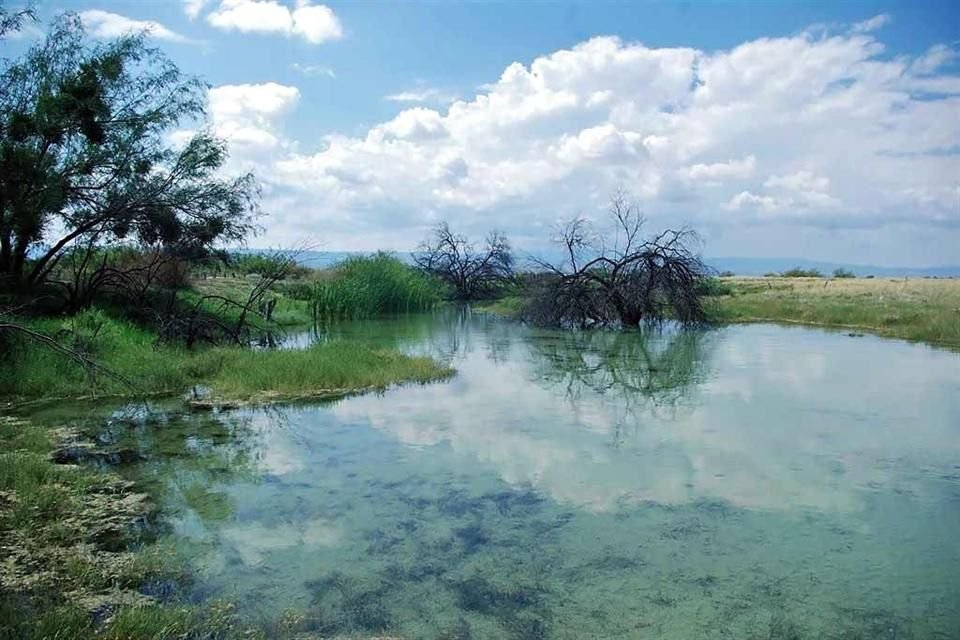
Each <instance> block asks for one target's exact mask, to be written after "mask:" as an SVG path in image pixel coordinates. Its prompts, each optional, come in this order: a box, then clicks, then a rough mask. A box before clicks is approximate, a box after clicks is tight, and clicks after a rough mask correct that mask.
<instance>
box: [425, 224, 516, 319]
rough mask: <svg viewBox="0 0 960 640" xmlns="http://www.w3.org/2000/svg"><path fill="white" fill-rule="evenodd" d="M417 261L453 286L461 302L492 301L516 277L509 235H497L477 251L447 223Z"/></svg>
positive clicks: (433, 237)
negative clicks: (492, 297) (490, 298)
mask: <svg viewBox="0 0 960 640" xmlns="http://www.w3.org/2000/svg"><path fill="white" fill-rule="evenodd" d="M414 260H415V261H416V263H417V266H419V267H420V268H421V269H423V270H424V271H426V272H427V273H430V274H433V275H435V276H437V277H438V278H440V279H441V280H443V281H444V282H445V283H447V284H448V285H450V286H451V287H452V288H453V291H454V295H455V297H456V298H457V299H459V300H477V299H481V298H487V297H490V296H492V295H494V294H495V293H496V291H497V289H499V288H500V287H501V286H503V285H504V284H505V283H506V282H508V281H509V280H510V278H511V277H512V276H513V255H512V254H511V252H510V244H509V242H507V237H506V236H505V235H503V234H502V233H499V232H496V231H494V232H492V233H491V234H490V235H488V236H487V238H486V241H485V243H484V246H483V247H482V248H481V249H477V248H475V247H474V246H473V244H471V243H470V242H469V241H468V240H467V238H466V237H465V236H461V235H457V234H455V233H453V232H452V231H451V230H450V227H449V226H448V225H447V223H446V222H442V223H440V224H439V225H437V226H436V227H435V228H434V230H433V234H432V238H430V239H428V240H426V241H424V242H423V244H421V245H420V251H419V252H417V253H416V254H415V255H414Z"/></svg>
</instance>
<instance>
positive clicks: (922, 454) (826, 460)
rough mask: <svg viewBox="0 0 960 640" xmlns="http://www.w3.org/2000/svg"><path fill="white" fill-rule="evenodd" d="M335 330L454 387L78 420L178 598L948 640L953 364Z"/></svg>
mask: <svg viewBox="0 0 960 640" xmlns="http://www.w3.org/2000/svg"><path fill="white" fill-rule="evenodd" d="M336 337H349V338H353V339H362V340H365V341H368V342H371V343H374V344H379V345H383V346H392V347H398V348H400V349H402V350H404V351H407V352H411V353H426V354H430V355H433V356H435V357H437V358H439V359H441V360H444V361H446V362H450V363H451V364H452V365H453V366H454V367H456V369H457V371H458V374H457V376H456V377H454V378H453V379H451V380H450V381H447V382H443V383H437V384H431V385H425V386H405V387H401V388H396V389H392V390H389V391H387V392H385V393H382V394H371V395H364V396H357V397H351V398H347V399H344V400H340V401H337V402H332V403H327V404H313V405H294V406H274V407H270V408H265V409H240V410H231V411H222V412H218V413H212V414H210V413H204V414H196V413H194V414H191V413H189V412H186V411H184V410H182V409H179V408H175V407H174V408H171V407H169V406H163V405H158V406H156V407H147V408H145V407H125V408H115V409H110V410H109V415H104V414H103V413H102V412H101V411H94V412H91V413H90V414H89V416H88V421H89V422H90V423H91V424H94V425H96V430H97V432H98V434H99V437H100V438H101V439H102V440H104V441H114V440H119V441H121V442H125V443H127V444H132V445H134V446H136V447H137V448H138V449H139V450H140V451H141V452H142V453H143V454H144V456H145V459H144V460H142V461H140V462H138V463H135V464H128V465H126V466H124V467H123V468H122V472H123V473H124V474H126V475H127V476H129V477H131V478H133V479H136V480H139V481H141V482H145V483H147V484H149V485H150V486H151V487H152V488H153V490H154V491H155V493H156V494H157V495H158V496H159V499H160V503H161V505H162V507H163V508H164V513H165V514H166V517H167V521H168V523H169V528H170V536H171V538H172V539H173V540H174V541H175V544H176V545H177V547H179V549H180V551H181V552H183V553H184V554H186V556H187V557H189V558H190V560H191V564H192V566H193V567H194V569H195V570H196V572H197V576H198V581H197V597H198V598H208V597H217V598H228V599H233V600H235V601H237V602H238V603H239V604H240V606H241V609H242V610H243V611H245V612H247V613H249V615H251V616H254V617H260V618H270V617H276V616H278V615H280V614H281V613H282V612H284V611H292V612H299V614H300V615H302V616H305V620H306V622H305V623H304V624H305V625H306V626H307V627H308V628H310V629H312V630H314V631H316V632H317V633H318V634H321V635H330V636H332V635H337V634H343V635H349V634H358V635H363V634H366V635H375V634H378V633H382V632H391V633H392V634H393V635H396V636H400V637H407V638H678V639H689V638H764V639H768V638H805V637H816V638H820V637H831V638H832V637H838V638H841V637H842V638H891V639H893V638H896V639H900V640H902V639H905V638H948V637H953V638H955V637H957V635H956V634H957V633H958V630H960V544H958V541H957V540H958V537H960V356H958V355H957V354H955V353H950V352H946V351H940V350H936V349H932V348H929V347H925V346H921V345H911V344H906V343H902V342H897V341H890V340H884V339H880V338H875V337H869V336H849V335H847V334H844V333H835V332H827V331H822V330H813V329H803V328H792V327H791V328H786V327H778V326H771V325H750V326H732V327H727V328H722V329H716V330H711V331H697V332H684V331H675V330H674V331H671V330H663V331H658V332H645V333H636V332H635V333H606V332H596V333H561V332H550V331H539V330H533V329H529V328H525V327H522V326H519V325H516V324H511V323H508V322H504V321H499V320H496V319H494V318H490V317H487V316H484V315H480V314H471V313H470V312H469V311H464V310H461V311H450V312H444V313H438V314H434V315H424V316H413V317H408V318H400V319H391V320H384V321H377V322H357V323H351V324H347V325H343V326H341V327H336V328H333V329H327V330H324V331H320V332H317V333H316V334H309V335H306V334H305V335H303V336H296V337H294V340H293V342H294V343H297V341H299V342H300V343H302V342H306V341H309V340H313V339H329V338H336Z"/></svg>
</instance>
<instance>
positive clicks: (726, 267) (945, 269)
mask: <svg viewBox="0 0 960 640" xmlns="http://www.w3.org/2000/svg"><path fill="white" fill-rule="evenodd" d="M244 251H249V252H251V253H262V252H266V251H267V250H266V249H245V250H244ZM370 253H372V252H370V251H304V252H303V253H301V254H300V256H299V258H298V262H299V263H300V264H302V265H304V266H307V267H312V268H314V269H323V268H325V267H329V266H332V265H334V264H336V263H338V262H340V261H341V260H344V259H345V258H349V257H350V256H363V255H369V254H370ZM394 255H396V256H397V257H398V258H400V259H401V260H403V261H405V262H410V263H412V262H413V254H411V253H409V252H400V251H398V252H395V253H394ZM518 258H519V261H520V264H521V266H522V265H524V264H525V263H526V254H524V253H523V252H522V251H520V252H518ZM704 261H705V262H706V263H707V264H708V265H710V266H711V267H713V268H714V269H716V270H717V271H718V272H721V271H732V272H733V273H735V274H736V275H738V276H762V275H763V274H765V273H779V272H781V271H786V270H787V269H792V268H794V267H800V268H801V269H816V270H818V271H820V272H821V273H823V274H824V275H830V274H831V273H833V271H834V269H846V270H847V271H852V272H853V273H855V274H856V275H857V276H858V277H864V276H868V275H874V276H879V277H883V278H887V277H901V278H903V277H912V278H921V277H937V278H957V277H960V265H955V266H942V267H880V266H876V265H864V264H849V263H846V262H821V261H817V260H804V259H802V258H704Z"/></svg>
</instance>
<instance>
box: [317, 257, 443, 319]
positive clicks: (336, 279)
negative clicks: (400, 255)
mask: <svg viewBox="0 0 960 640" xmlns="http://www.w3.org/2000/svg"><path fill="white" fill-rule="evenodd" d="M311 298H312V302H313V305H314V312H315V313H316V315H317V317H318V319H319V318H324V319H337V318H354V319H356V318H371V317H375V316H379V315H385V314H390V313H409V312H413V311H426V310H429V309H432V308H434V307H435V306H437V305H438V304H439V303H440V302H441V301H442V300H443V298H444V287H443V285H442V284H441V283H440V282H439V281H438V280H436V279H434V278H432V277H430V276H427V275H425V274H423V273H421V272H420V271H418V270H417V269H415V268H413V267H411V266H409V265H406V264H404V263H403V262H401V261H400V260H399V259H397V258H396V257H394V256H391V255H389V254H386V253H377V254H375V255H373V256H369V257H356V258H348V259H346V260H344V261H343V262H341V263H340V264H338V265H337V266H336V267H335V268H334V269H333V271H332V273H331V274H330V277H328V278H326V279H323V280H320V281H318V282H316V283H315V284H314V286H313V290H312V292H311Z"/></svg>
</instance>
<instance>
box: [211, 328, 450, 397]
mask: <svg viewBox="0 0 960 640" xmlns="http://www.w3.org/2000/svg"><path fill="white" fill-rule="evenodd" d="M210 356H211V357H213V358H220V362H219V363H218V367H217V371H216V373H215V374H213V375H212V376H210V377H209V379H208V383H209V384H210V386H211V388H212V389H213V391H214V393H215V394H216V395H217V396H220V397H224V398H229V399H251V398H256V397H262V396H270V395H279V396H286V397H297V396H310V395H315V394H317V393H323V392H328V391H346V392H349V391H355V390H361V389H369V388H378V389H382V388H385V387H388V386H390V385H392V384H396V383H398V382H420V383H425V382H430V381H433V380H438V379H442V378H445V377H447V376H449V375H451V374H452V373H453V371H452V370H451V369H449V368H448V367H444V366H442V365H440V364H438V363H437V362H436V361H434V360H432V359H430V358H424V357H412V356H407V355H403V354H401V353H399V352H396V351H390V350H386V349H371V348H369V347H367V346H364V345H361V344H356V343H351V342H339V341H338V342H329V343H325V344H318V345H314V346H312V347H310V348H309V349H305V350H303V351H293V350H289V351H249V350H241V349H217V350H214V351H213V352H212V353H211V354H210Z"/></svg>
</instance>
